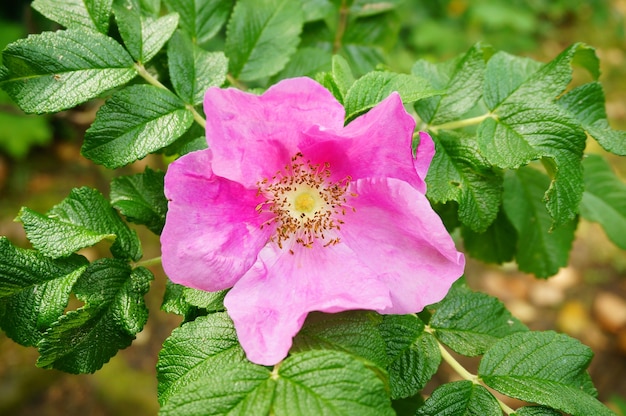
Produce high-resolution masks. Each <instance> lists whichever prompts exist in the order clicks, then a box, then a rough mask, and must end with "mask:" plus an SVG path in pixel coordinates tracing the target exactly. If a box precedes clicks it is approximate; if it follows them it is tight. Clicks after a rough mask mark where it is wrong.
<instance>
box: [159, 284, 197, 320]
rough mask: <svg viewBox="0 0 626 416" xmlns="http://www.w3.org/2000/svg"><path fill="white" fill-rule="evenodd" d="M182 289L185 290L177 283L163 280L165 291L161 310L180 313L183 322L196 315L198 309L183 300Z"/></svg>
mask: <svg viewBox="0 0 626 416" xmlns="http://www.w3.org/2000/svg"><path fill="white" fill-rule="evenodd" d="M183 290H185V286H182V285H177V284H176V283H172V281H171V280H169V279H167V280H166V281H165V293H164V294H163V302H162V303H161V310H162V311H165V312H167V313H174V314H176V315H181V316H183V317H184V322H188V321H192V320H194V319H196V318H197V317H198V313H199V309H198V308H197V307H195V306H193V305H190V304H189V303H188V302H187V301H186V300H185V298H184V297H183Z"/></svg>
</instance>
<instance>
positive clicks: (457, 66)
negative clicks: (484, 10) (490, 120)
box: [411, 44, 489, 125]
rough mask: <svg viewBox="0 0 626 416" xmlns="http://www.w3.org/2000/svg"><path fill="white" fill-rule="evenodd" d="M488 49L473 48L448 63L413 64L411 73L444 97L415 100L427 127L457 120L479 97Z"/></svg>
mask: <svg viewBox="0 0 626 416" xmlns="http://www.w3.org/2000/svg"><path fill="white" fill-rule="evenodd" d="M488 52H489V49H488V48H485V47H483V46H482V45H480V44H477V45H474V46H473V47H472V48H471V49H470V50H469V51H468V52H467V53H466V54H465V55H463V56H460V57H458V58H456V59H454V60H452V61H448V62H444V63H439V64H433V63H430V62H427V61H424V60H420V61H417V62H416V63H415V65H413V68H412V70H411V72H412V73H413V74H414V75H417V76H419V77H422V78H425V79H426V80H428V81H429V82H430V84H431V85H432V86H433V88H436V89H438V90H443V91H445V94H443V95H439V96H436V97H431V98H428V99H426V100H422V101H419V102H418V103H417V104H416V105H415V109H416V110H417V113H418V114H419V116H420V118H421V119H422V120H424V121H425V122H427V123H428V124H431V125H436V124H443V123H446V122H449V121H453V120H458V119H459V118H461V116H462V115H463V114H465V113H467V112H468V111H469V110H471V109H472V107H474V105H475V104H476V102H477V101H478V99H479V98H480V97H481V96H482V87H483V78H484V72H485V58H486V55H487V53H488Z"/></svg>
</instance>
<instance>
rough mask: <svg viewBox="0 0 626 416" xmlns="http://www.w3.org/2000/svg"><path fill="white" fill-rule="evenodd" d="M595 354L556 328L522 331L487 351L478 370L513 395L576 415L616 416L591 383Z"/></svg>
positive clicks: (486, 380) (509, 394) (496, 388)
mask: <svg viewBox="0 0 626 416" xmlns="http://www.w3.org/2000/svg"><path fill="white" fill-rule="evenodd" d="M592 356H593V353H592V352H591V350H590V349H589V348H588V347H586V346H584V345H582V344H581V343H580V342H578V341H577V340H575V339H573V338H570V337H568V336H566V335H560V334H557V333H555V332H552V331H548V332H519V333H516V334H513V335H510V336H508V337H506V338H503V339H502V340H500V341H499V342H498V343H496V344H495V345H493V346H492V347H491V349H490V350H489V351H487V352H486V353H485V355H484V357H483V359H482V360H481V362H480V365H479V368H478V374H479V376H480V378H481V379H482V380H483V381H484V382H485V384H487V385H488V386H489V387H492V388H493V389H495V390H497V391H499V392H501V393H503V394H506V395H508V396H511V397H515V398H518V399H520V400H525V401H528V402H531V403H537V404H541V405H545V406H548V407H552V408H555V409H558V410H562V411H564V412H567V413H569V414H572V415H574V416H589V415H594V416H596V415H597V416H603V415H606V416H610V415H611V416H613V415H614V413H613V412H611V411H610V410H609V409H608V408H606V407H605V406H604V405H603V404H602V403H600V402H599V401H597V400H596V399H595V398H594V397H593V396H592V394H594V393H595V391H594V390H593V389H590V387H589V376H588V374H587V373H586V368H587V366H588V365H589V362H590V360H591V357H592Z"/></svg>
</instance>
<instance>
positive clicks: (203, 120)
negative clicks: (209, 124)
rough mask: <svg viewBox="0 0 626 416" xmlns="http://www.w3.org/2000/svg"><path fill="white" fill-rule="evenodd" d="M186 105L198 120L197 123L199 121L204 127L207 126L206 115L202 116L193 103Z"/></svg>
mask: <svg viewBox="0 0 626 416" xmlns="http://www.w3.org/2000/svg"><path fill="white" fill-rule="evenodd" d="M185 107H186V108H187V110H189V111H191V114H193V119H194V120H196V123H198V124H199V125H200V126H201V127H202V128H203V129H204V128H206V120H205V119H204V117H202V115H201V114H200V113H198V111H197V110H196V108H195V107H194V106H193V105H191V104H187V105H186V106H185Z"/></svg>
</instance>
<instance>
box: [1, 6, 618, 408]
mask: <svg viewBox="0 0 626 416" xmlns="http://www.w3.org/2000/svg"><path fill="white" fill-rule="evenodd" d="M67 3H68V4H61V2H57V1H52V0H36V1H35V2H34V3H33V7H34V8H35V9H36V10H37V11H39V12H40V13H42V14H43V15H44V16H46V17H47V18H49V19H51V20H52V21H54V22H56V23H58V24H59V25H61V26H63V27H64V29H61V30H57V31H47V32H44V33H41V34H35V35H30V36H28V37H27V38H25V39H20V40H17V41H15V42H13V43H10V44H9V45H8V46H7V47H6V48H5V49H4V51H3V53H2V66H0V88H2V89H3V90H4V91H5V92H6V94H8V96H9V97H10V98H11V99H12V100H13V102H15V103H16V104H17V105H18V106H19V107H20V108H21V109H22V110H24V111H25V112H28V113H56V112H59V111H62V110H65V109H69V108H73V107H75V106H77V105H80V104H82V103H84V102H86V101H88V100H91V99H94V98H101V99H103V100H104V104H103V105H102V107H101V108H100V110H99V111H98V113H97V115H96V119H95V121H94V123H93V124H92V125H91V127H90V128H89V130H88V131H87V133H86V135H85V140H84V144H83V147H82V154H83V155H84V156H85V157H86V158H88V159H90V160H91V161H93V162H94V163H97V164H101V165H103V166H105V167H107V168H111V169H113V168H118V167H121V166H124V165H127V164H129V163H132V162H134V161H136V160H138V159H141V158H143V157H145V156H146V155H148V154H150V153H155V152H165V153H168V154H172V153H174V154H182V153H185V152H186V151H190V150H193V149H195V148H199V147H202V139H198V138H199V137H200V138H201V137H202V135H203V132H202V129H201V128H200V129H198V126H200V127H203V126H204V118H203V115H202V113H203V112H202V109H201V108H200V107H199V104H200V103H201V101H202V96H203V93H204V91H205V90H206V89H207V88H208V87H210V86H222V87H227V86H228V87H235V88H240V89H245V88H257V89H259V90H263V89H265V88H268V87H269V86H271V85H272V84H273V83H274V82H276V81H277V80H279V79H282V78H285V77H294V76H301V75H308V76H312V77H315V78H316V79H317V80H318V81H319V82H320V83H322V85H324V86H325V87H327V88H328V89H329V90H330V91H331V92H332V93H333V94H334V95H335V97H336V98H337V99H338V100H339V101H340V102H341V103H342V104H343V105H344V106H345V107H346V115H347V117H346V122H349V121H350V120H351V119H353V118H354V117H356V116H358V115H360V114H362V113H364V112H367V111H368V110H369V109H370V108H371V107H372V106H373V105H375V104H376V103H378V102H379V101H380V100H381V99H383V98H385V97H386V95H388V94H389V93H390V92H391V91H398V92H399V93H400V95H401V97H402V99H403V102H404V103H405V104H406V106H407V108H410V109H411V110H412V111H414V113H415V114H416V115H417V118H418V130H425V131H428V132H429V133H430V134H431V135H432V136H433V139H434V140H435V144H436V150H437V152H436V155H435V159H434V160H433V162H432V165H431V169H430V171H429V174H428V177H427V183H428V194H427V196H428V197H429V198H430V200H431V202H432V203H433V205H434V206H436V207H438V209H440V211H441V212H442V213H443V212H444V211H445V213H446V215H442V217H443V219H444V221H445V223H446V226H447V228H448V229H449V230H450V231H452V230H454V229H456V228H458V229H460V235H461V236H462V237H463V239H464V242H465V246H466V250H467V252H468V254H470V255H472V256H473V257H475V258H477V259H479V260H483V261H486V262H496V263H502V262H505V261H510V260H512V259H515V260H516V261H517V264H518V265H519V268H520V269H521V270H523V271H527V272H530V273H534V274H535V275H536V276H538V277H541V278H547V277H549V276H551V275H553V274H555V273H556V272H557V271H558V269H559V268H560V267H563V266H565V265H566V264H567V261H568V256H569V252H570V249H571V244H572V241H573V238H574V231H575V229H576V225H577V223H578V221H579V218H580V216H583V217H585V218H588V219H590V220H592V221H597V222H598V223H600V224H601V225H602V226H603V227H604V228H605V230H606V232H607V235H608V236H609V238H611V239H612V240H613V241H614V242H615V244H616V245H618V246H619V247H621V248H624V247H626V242H625V241H624V235H625V233H624V232H620V230H622V231H624V230H626V228H625V227H626V220H625V218H624V212H626V207H624V201H626V188H625V185H624V183H623V182H621V181H620V180H619V179H618V178H617V177H616V176H615V174H614V173H613V172H612V170H611V169H610V167H609V166H608V165H607V163H606V162H605V161H604V159H603V158H602V157H600V156H594V155H585V154H584V149H585V145H586V142H587V140H590V139H589V138H588V137H590V138H593V139H595V140H596V141H597V142H598V143H599V145H600V146H602V147H603V148H604V149H605V150H606V151H608V152H613V153H615V154H618V155H625V154H626V151H625V149H624V143H625V141H624V136H625V133H624V132H617V131H614V130H612V129H611V128H610V126H609V123H608V121H607V117H606V112H605V110H604V93H603V91H602V85H601V84H600V83H598V81H597V80H598V76H599V62H598V59H597V57H596V54H595V51H594V49H593V48H592V47H590V46H588V45H585V44H582V43H575V44H573V45H572V46H570V47H568V48H566V49H565V50H564V51H563V52H562V53H560V54H559V55H558V56H556V57H554V59H552V60H551V61H550V62H547V63H542V62H537V61H535V60H532V59H529V58H522V57H519V56H514V55H511V54H508V53H506V52H504V51H501V50H497V49H496V48H494V47H492V46H490V45H486V44H482V43H477V44H474V45H473V46H471V47H470V48H469V50H467V51H466V52H465V53H462V54H461V55H459V56H457V57H454V58H452V59H449V60H447V61H444V62H436V63H433V62H431V61H429V60H424V59H421V60H418V61H417V62H414V63H412V70H411V73H410V74H407V73H399V72H393V71H390V70H388V69H386V68H385V67H384V66H383V65H381V64H383V63H384V57H385V55H386V54H387V53H389V52H391V50H392V48H393V44H392V42H391V40H393V39H394V38H395V37H396V36H397V34H398V33H399V31H400V30H401V28H402V24H403V23H401V22H402V19H401V12H402V11H403V10H404V8H406V7H407V6H406V4H404V5H403V4H401V3H402V2H401V1H386V2H381V1H380V2H379V1H376V0H353V1H338V0H302V1H301V3H299V2H295V1H286V0H263V1H261V2H253V1H248V0H240V1H237V2H236V3H235V5H234V7H232V2H231V1H230V0H210V1H200V0H192V1H178V0H164V1H163V4H162V5H161V4H160V2H159V1H158V0H115V1H113V0H109V1H96V0H85V1H83V2H67ZM494 4H495V5H494V6H487V3H486V2H481V6H480V7H475V8H472V9H471V10H472V13H473V16H474V17H473V18H478V17H480V16H482V19H487V17H488V16H504V17H507V16H508V17H507V18H508V19H509V20H510V21H513V20H511V19H512V17H511V15H510V13H511V11H512V10H517V9H519V10H523V9H524V7H526V6H524V4H525V2H514V6H511V8H510V9H502V5H503V4H504V3H503V2H495V3H494ZM556 4H557V5H561V6H562V7H565V6H564V4H565V3H564V2H556ZM68 5H71V13H69V12H68V10H67V7H68ZM420 7H422V8H428V7H429V6H424V5H422V6H420ZM488 7H492V8H491V9H488ZM493 7H496V8H497V7H500V9H493ZM546 7H547V6H546ZM554 7H557V6H554ZM493 10H495V11H496V12H497V13H495V14H494V12H493ZM431 11H432V10H431ZM476 16H478V17H476ZM530 16H531V15H529V14H528V13H527V12H524V13H522V14H521V15H519V16H516V17H519V19H517V18H516V19H514V21H516V24H517V25H518V30H532V29H530V28H531V27H532V25H531V23H529V21H528V20H529V19H531V20H532V18H531V17H530ZM505 20H506V19H505ZM405 23H406V21H405V22H404V24H405ZM492 23H493V24H495V21H494V22H492ZM426 27H427V26H426ZM426 30H427V29H423V31H426ZM420 33H422V32H420ZM424 33H426V32H424ZM573 67H579V68H582V69H583V70H584V71H585V72H586V73H587V75H586V76H587V79H588V82H586V83H582V84H581V85H572V71H573ZM198 130H199V131H198ZM416 137H418V135H416ZM416 144H417V143H416ZM14 152H16V153H17V152H18V151H17V150H14ZM162 191H163V173H162V172H158V171H154V170H151V169H146V171H145V172H143V173H141V174H135V175H131V176H120V177H117V178H115V179H113V181H112V184H111V196H110V200H107V198H105V197H104V196H103V195H102V194H100V193H99V192H98V191H96V190H93V189H89V188H78V189H74V190H73V191H72V192H71V193H70V195H69V196H68V197H67V198H66V199H65V200H63V201H62V202H61V203H59V204H58V205H56V206H54V207H52V208H51V209H50V210H49V211H48V212H47V213H46V214H40V213H37V212H35V211H33V210H31V209H29V208H26V207H24V208H22V210H21V211H20V213H19V215H18V220H19V221H20V222H21V223H22V224H23V226H24V229H25V231H26V233H27V236H28V238H29V240H30V241H31V243H32V245H33V247H34V249H22V248H18V247H15V246H14V245H13V244H12V243H11V242H9V241H8V240H7V239H6V238H0V327H1V328H2V329H3V330H4V331H5V332H6V334H7V335H8V336H9V337H10V338H12V339H13V340H14V341H15V342H18V343H20V344H22V345H25V346H36V347H37V348H38V349H39V352H40V358H39V360H38V363H37V365H38V366H40V367H44V368H56V369H60V370H63V371H67V372H71V373H89V372H93V371H96V370H97V369H99V368H100V367H101V366H102V365H103V364H104V363H106V362H107V361H108V360H109V359H110V358H111V357H112V356H113V355H115V354H116V353H117V351H118V350H119V349H122V348H125V347H127V346H128V345H130V343H131V342H132V340H133V339H134V337H135V335H136V334H137V333H138V332H139V331H141V329H142V327H143V325H144V324H145V322H146V319H147V314H148V311H147V309H146V307H145V304H144V301H143V295H144V294H145V293H146V292H147V291H148V290H149V289H150V281H151V280H152V278H153V277H152V274H151V273H150V272H149V271H148V270H147V269H145V268H144V267H142V265H141V264H142V262H141V261H140V260H141V258H142V251H141V246H140V242H139V239H138V237H137V235H136V233H135V232H134V231H133V230H131V229H130V228H129V227H128V225H127V224H126V221H128V222H133V223H135V224H139V225H145V226H146V227H148V228H149V229H150V230H151V231H152V232H154V233H156V234H159V233H160V231H161V230H162V228H163V223H164V218H165V213H166V210H167V201H166V200H165V197H164V195H163V192H162ZM124 219H125V220H126V221H124ZM101 241H107V242H109V243H110V249H111V255H112V257H111V258H102V259H98V260H95V261H93V262H91V263H89V262H88V261H87V259H85V258H84V257H83V256H81V255H80V254H76V252H77V251H78V250H80V249H82V248H85V247H89V246H91V245H94V244H96V243H99V242H101ZM149 261H150V260H146V262H149ZM355 290H358V289H355ZM223 295H224V293H223V292H220V293H215V294H207V293H204V292H198V291H194V290H192V289H188V288H181V287H177V286H176V285H173V284H171V283H170V284H168V290H167V292H166V295H165V299H164V303H163V308H164V309H165V310H167V311H169V312H173V313H178V314H180V315H183V316H184V318H185V322H184V323H183V324H182V326H181V327H180V328H178V329H176V330H174V331H173V332H172V334H171V336H170V337H169V338H168V339H167V340H166V342H165V343H164V345H163V349H162V351H161V353H160V355H159V362H158V364H157V370H158V379H159V401H160V403H161V405H162V410H161V414H163V415H174V414H175V415H199V414H206V411H207V409H213V410H212V414H267V413H268V412H271V413H272V414H276V415H281V414H284V415H287V414H288V415H308V414H372V415H379V414H394V411H397V412H398V414H415V410H414V409H417V414H418V415H439V414H453V415H466V414H484V415H492V414H493V415H496V414H501V412H502V411H505V412H507V413H509V414H512V409H508V408H507V407H506V406H505V405H504V404H503V403H502V402H500V401H499V400H498V399H496V398H495V397H494V396H493V395H492V393H491V392H490V391H489V390H487V389H486V388H485V387H490V388H491V389H493V390H495V391H498V392H500V393H502V394H504V395H508V396H510V397H515V398H518V399H521V400H524V401H526V402H528V403H530V404H537V405H540V406H524V407H521V408H520V409H518V410H517V411H516V413H515V414H518V415H538V414H541V415H553V414H558V411H562V412H567V413H570V414H573V415H589V414H594V415H610V414H613V413H612V412H611V411H610V410H608V408H606V407H604V406H603V405H602V404H601V403H600V402H599V401H598V400H597V399H596V398H595V396H596V391H595V389H594V387H593V384H592V382H591V380H590V378H589V376H588V374H587V372H586V369H587V366H588V365H589V361H590V359H591V352H590V350H589V349H588V348H587V347H585V346H583V345H581V344H580V343H579V342H578V341H576V340H574V339H572V338H569V337H567V336H565V335H559V334H556V333H553V332H535V331H529V330H528V329H527V328H526V327H524V326H523V325H522V324H521V323H520V322H519V321H517V320H516V319H515V318H514V317H512V316H511V315H510V313H509V312H508V311H506V309H505V308H504V306H503V305H502V304H501V303H500V302H499V301H498V300H497V299H495V298H491V297H488V296H487V295H484V294H480V293H476V292H473V291H471V290H470V289H469V288H467V287H465V286H462V285H459V286H457V287H455V288H454V289H453V290H451V292H450V293H449V295H448V296H447V297H446V299H444V300H443V301H442V302H440V303H439V304H436V305H432V306H431V307H428V308H427V312H428V313H422V314H419V316H416V315H407V316H394V315H389V316H380V315H377V314H375V313H373V312H364V311H354V312H346V313H341V314H335V315H323V314H314V315H312V316H310V317H309V319H308V320H307V322H306V323H305V326H304V327H303V330H302V331H301V333H300V334H299V335H298V336H297V337H296V339H295V342H294V347H293V349H292V354H291V355H290V356H289V357H288V358H287V359H285V360H284V361H283V362H282V363H280V364H278V365H276V366H274V368H266V367H263V366H258V365H255V364H252V363H250V362H248V361H247V360H246V359H245V356H244V354H243V351H242V350H241V347H240V346H239V344H238V341H237V337H236V333H235V331H234V328H233V326H232V322H231V321H230V319H229V318H228V315H227V314H226V313H224V312H223V310H224V308H223V304H222V300H223ZM71 296H76V298H78V300H79V301H81V302H82V303H83V305H82V306H80V307H78V308H74V307H70V308H69V310H68V301H69V299H70V297H71ZM448 349H451V350H453V351H455V352H456V353H458V354H461V355H466V356H480V357H481V358H480V364H479V367H478V369H477V374H475V375H474V374H471V373H469V372H467V370H465V369H463V368H462V367H460V365H459V364H458V363H457V362H456V360H455V359H454V358H452V356H451V355H450V354H449V352H448ZM442 359H443V360H445V361H447V362H449V363H451V364H452V365H453V367H454V368H455V369H456V370H457V371H458V372H459V374H461V376H462V377H463V378H465V380H464V381H459V382H454V383H447V384H444V385H441V386H439V387H438V388H437V389H436V390H435V391H434V392H433V394H432V395H431V396H430V397H429V398H428V399H427V400H426V401H425V402H424V401H422V399H421V396H420V395H419V392H420V391H421V389H422V388H423V387H424V386H425V384H426V383H427V382H428V381H429V380H430V379H431V378H432V376H433V375H434V373H435V372H436V371H437V369H438V367H439V364H440V362H441V360H442ZM407 403H413V405H412V406H407ZM394 409H395V410H394ZM399 409H411V410H410V411H403V410H399Z"/></svg>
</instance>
